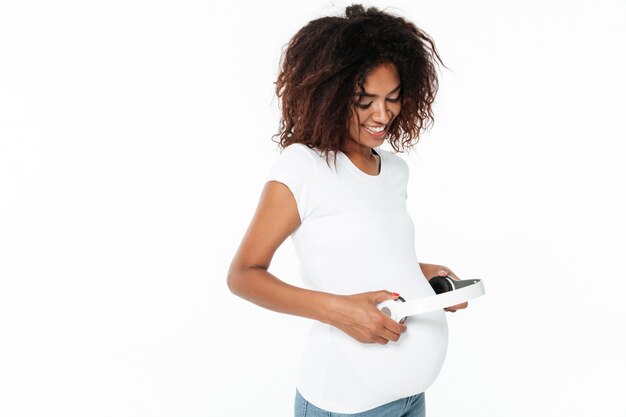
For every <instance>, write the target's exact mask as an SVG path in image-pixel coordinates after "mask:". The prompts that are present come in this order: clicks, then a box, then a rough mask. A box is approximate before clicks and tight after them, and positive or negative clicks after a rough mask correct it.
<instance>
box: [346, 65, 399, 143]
mask: <svg viewBox="0 0 626 417" xmlns="http://www.w3.org/2000/svg"><path fill="white" fill-rule="evenodd" d="M358 89H359V87H358V86H357V91H356V93H357V95H355V98H354V100H358V99H359V97H358V92H359V91H358ZM400 100H401V98H400V76H399V75H398V70H397V68H396V66H395V65H394V64H381V65H380V66H378V67H376V68H375V69H374V70H372V71H371V72H370V74H369V75H368V76H367V77H366V79H365V84H364V91H363V96H362V98H361V100H360V101H357V102H356V103H355V104H354V107H353V109H352V111H351V117H350V139H351V140H350V143H349V147H350V148H352V147H354V146H357V147H358V144H360V145H362V146H366V147H368V148H375V147H378V146H380V145H381V144H382V143H383V142H384V141H385V136H386V135H387V132H388V130H389V125H391V122H392V121H393V120H394V119H395V118H396V116H398V114H400V108H401V107H402V103H401V101H400ZM357 114H358V116H359V118H357ZM359 119H360V121H359Z"/></svg>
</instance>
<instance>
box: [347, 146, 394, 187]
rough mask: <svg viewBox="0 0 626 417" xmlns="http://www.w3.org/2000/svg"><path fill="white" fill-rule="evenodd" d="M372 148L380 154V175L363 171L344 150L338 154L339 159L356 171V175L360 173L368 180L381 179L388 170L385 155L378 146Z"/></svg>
mask: <svg viewBox="0 0 626 417" xmlns="http://www.w3.org/2000/svg"><path fill="white" fill-rule="evenodd" d="M372 150H373V151H374V152H375V153H376V154H377V155H378V157H379V158H380V170H379V172H378V175H370V174H368V173H366V172H363V171H361V169H360V168H359V167H357V166H356V165H354V163H353V162H352V160H351V159H350V158H348V155H346V154H345V153H343V152H342V151H338V156H339V159H340V160H341V161H342V162H343V164H344V165H345V166H346V167H348V169H349V170H350V171H352V172H354V173H355V174H356V175H358V176H359V177H361V178H365V179H368V180H372V181H375V180H378V179H380V178H381V177H382V176H383V174H384V173H385V172H387V170H386V169H385V158H384V157H383V153H382V152H380V151H379V150H378V149H376V148H372Z"/></svg>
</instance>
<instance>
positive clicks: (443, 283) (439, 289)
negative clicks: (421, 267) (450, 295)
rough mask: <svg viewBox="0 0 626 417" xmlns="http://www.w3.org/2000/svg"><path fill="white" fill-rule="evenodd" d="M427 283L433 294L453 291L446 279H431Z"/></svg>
mask: <svg viewBox="0 0 626 417" xmlns="http://www.w3.org/2000/svg"><path fill="white" fill-rule="evenodd" d="M428 282H429V283H430V286H431V287H433V290H435V294H441V293H444V292H448V291H452V290H453V289H454V287H453V286H452V284H451V283H450V280H449V279H448V277H439V276H437V277H432V278H431V279H429V280H428Z"/></svg>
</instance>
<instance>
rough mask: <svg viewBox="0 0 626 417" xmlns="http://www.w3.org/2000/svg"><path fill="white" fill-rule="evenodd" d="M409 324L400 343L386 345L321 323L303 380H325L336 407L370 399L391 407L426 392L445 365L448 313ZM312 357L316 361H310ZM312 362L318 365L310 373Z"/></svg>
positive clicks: (323, 385) (313, 335)
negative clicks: (367, 341)
mask: <svg viewBox="0 0 626 417" xmlns="http://www.w3.org/2000/svg"><path fill="white" fill-rule="evenodd" d="M405 324H406V326H407V331H406V332H405V333H403V334H402V335H401V336H400V339H399V340H398V342H389V343H387V344H386V345H380V344H371V343H360V342H358V341H357V340H355V339H353V338H352V337H350V336H348V335H347V334H346V333H344V332H342V331H341V330H339V329H337V328H335V327H332V326H329V325H325V324H321V323H320V324H319V325H317V326H321V327H318V328H317V329H316V328H315V327H316V326H314V328H313V329H311V334H310V339H309V344H308V346H307V349H306V351H305V355H304V358H303V359H304V360H303V363H302V368H301V376H305V378H304V379H305V380H308V381H312V380H317V381H319V382H320V384H321V387H320V388H321V390H320V391H321V395H322V396H323V397H324V398H325V400H326V401H328V402H329V403H333V404H359V403H361V404H362V403H363V401H364V398H367V401H368V402H369V403H370V404H385V403H387V402H390V401H394V400H396V399H398V398H402V397H407V396H410V395H415V394H418V393H420V392H423V391H425V390H426V389H427V388H428V387H429V386H430V385H431V384H432V383H433V382H434V381H435V379H436V378H437V376H438V375H439V372H440V371H441V368H442V366H443V362H444V359H445V356H446V349H447V345H448V327H447V323H446V318H445V315H444V313H443V311H434V312H431V313H426V314H422V315H419V316H413V317H409V318H408V319H407V321H406V322H405ZM307 354H309V355H312V356H314V357H315V359H314V360H311V361H310V362H309V361H307ZM307 362H308V364H310V365H313V364H315V366H313V367H311V368H309V369H307V368H308V367H307ZM320 365H322V366H320ZM307 374H309V375H307ZM315 376H317V378H316V377H315ZM310 377H312V378H310Z"/></svg>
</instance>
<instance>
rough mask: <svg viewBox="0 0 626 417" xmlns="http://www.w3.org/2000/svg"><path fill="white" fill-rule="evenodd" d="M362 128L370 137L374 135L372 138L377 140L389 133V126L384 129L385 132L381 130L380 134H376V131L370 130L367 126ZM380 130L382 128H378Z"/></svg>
mask: <svg viewBox="0 0 626 417" xmlns="http://www.w3.org/2000/svg"><path fill="white" fill-rule="evenodd" d="M361 126H362V127H363V129H365V131H366V132H367V133H369V134H370V135H372V136H374V137H376V138H379V137H382V136H384V135H385V134H386V133H387V126H385V127H384V128H383V130H381V131H380V132H374V131H372V130H370V129H368V126H366V125H361ZM378 128H380V127H378Z"/></svg>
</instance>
